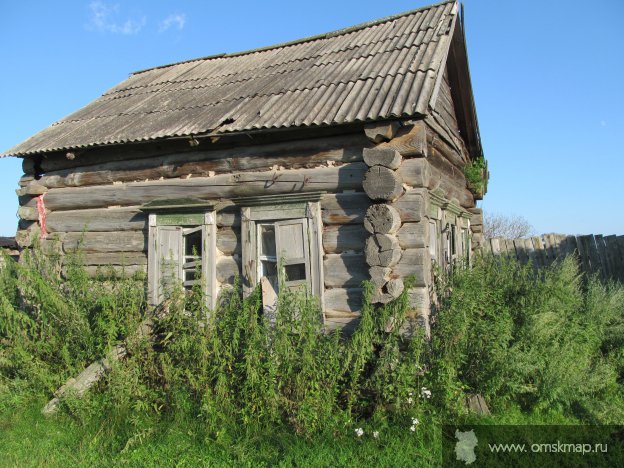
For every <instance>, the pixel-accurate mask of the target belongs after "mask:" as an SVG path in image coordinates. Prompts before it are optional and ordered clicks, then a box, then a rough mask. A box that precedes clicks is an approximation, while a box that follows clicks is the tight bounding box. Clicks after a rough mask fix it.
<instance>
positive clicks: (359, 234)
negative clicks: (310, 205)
mask: <svg viewBox="0 0 624 468" xmlns="http://www.w3.org/2000/svg"><path fill="white" fill-rule="evenodd" d="M367 237H368V233H367V232H366V230H365V229H364V226H362V225H361V224H345V225H342V226H340V225H334V226H325V227H324V228H323V250H324V251H325V253H341V252H346V251H362V250H363V249H364V242H365V241H366V238H367Z"/></svg>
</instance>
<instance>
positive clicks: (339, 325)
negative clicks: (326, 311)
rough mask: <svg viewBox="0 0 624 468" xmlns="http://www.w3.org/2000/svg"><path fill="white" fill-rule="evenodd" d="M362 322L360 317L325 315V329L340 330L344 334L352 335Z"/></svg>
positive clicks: (330, 330)
mask: <svg viewBox="0 0 624 468" xmlns="http://www.w3.org/2000/svg"><path fill="white" fill-rule="evenodd" d="M359 323H360V317H359V316H356V317H343V316H338V317H335V316H333V315H326V316H325V329H326V330H327V331H328V332H330V333H331V332H333V331H339V332H340V333H341V334H342V335H351V334H352V333H353V332H354V331H355V329H356V328H357V326H358V324H359Z"/></svg>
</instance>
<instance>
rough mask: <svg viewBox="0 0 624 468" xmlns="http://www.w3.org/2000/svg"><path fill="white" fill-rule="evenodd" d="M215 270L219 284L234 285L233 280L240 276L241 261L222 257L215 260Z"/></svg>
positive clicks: (238, 258)
mask: <svg viewBox="0 0 624 468" xmlns="http://www.w3.org/2000/svg"><path fill="white" fill-rule="evenodd" d="M216 269H217V281H219V283H222V284H234V278H235V277H236V276H237V275H238V276H240V274H241V259H240V257H238V256H236V257H230V256H225V255H224V256H222V257H220V258H218V259H217V265H216Z"/></svg>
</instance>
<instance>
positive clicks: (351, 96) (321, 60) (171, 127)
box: [3, 1, 458, 156]
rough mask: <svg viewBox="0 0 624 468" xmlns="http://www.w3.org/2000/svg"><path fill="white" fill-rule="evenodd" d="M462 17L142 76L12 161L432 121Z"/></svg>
mask: <svg viewBox="0 0 624 468" xmlns="http://www.w3.org/2000/svg"><path fill="white" fill-rule="evenodd" d="M457 10H458V8H457V3H456V2H455V1H450V2H449V1H447V2H444V3H440V4H437V5H433V6H430V7H427V8H422V9H419V10H414V11H411V12H407V13H403V14H401V15H396V16H393V17H388V18H384V19H381V20H378V21H374V22H370V23H366V24H363V25H359V26H354V27H352V28H348V29H343V30H340V31H335V32H333V33H328V34H325V35H322V36H315V37H313V38H307V39H302V40H300V41H296V42H292V43H286V44H279V45H276V46H272V47H267V48H264V49H257V50H254V51H248V52H241V53H237V54H230V55H222V56H215V57H207V58H202V59H197V60H191V61H187V62H181V63H177V64H172V65H167V66H162V67H157V68H152V69H149V70H144V71H141V72H137V73H135V74H133V75H132V76H130V77H129V78H128V79H127V80H125V81H123V82H122V83H120V84H119V85H117V86H115V87H113V88H112V89H110V90H109V91H107V92H106V93H104V94H103V95H102V96H101V97H100V98H98V99H97V100H95V101H93V102H92V103H90V104H88V105H87V106H85V107H84V108H82V109H80V110H78V111H77V112H74V113H73V114H71V115H69V116H67V117H65V118H63V119H62V120H60V121H58V122H56V123H54V124H52V125H51V126H50V127H48V128H46V129H45V130H43V131H41V132H39V133H37V134H36V135H34V136H33V137H31V138H29V139H28V140H26V141H24V142H23V143H21V144H19V145H17V146H15V147H13V148H11V149H10V150H8V151H7V152H6V153H4V154H3V155H16V156H22V155H28V154H33V153H39V152H49V151H57V150H66V149H74V148H82V147H89V146H99V145H107V144H120V143H128V142H139V141H146V140H153V139H158V138H164V137H174V136H188V135H197V134H205V133H226V132H237V131H247V130H255V129H270V128H284V127H299V126H320V125H340V124H346V123H353V122H358V121H375V120H383V119H389V118H396V117H409V116H414V115H419V114H420V115H424V114H425V113H426V112H427V110H428V104H429V101H430V99H431V96H432V92H433V89H434V85H435V83H436V78H437V76H438V73H439V72H440V71H441V69H442V68H443V61H444V59H445V57H446V54H447V52H448V48H449V45H450V39H451V37H450V36H451V35H452V32H453V29H452V25H453V21H454V19H455V17H456V16H457ZM442 71H443V70H442Z"/></svg>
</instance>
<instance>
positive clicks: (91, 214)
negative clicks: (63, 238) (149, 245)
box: [46, 207, 147, 232]
mask: <svg viewBox="0 0 624 468" xmlns="http://www.w3.org/2000/svg"><path fill="white" fill-rule="evenodd" d="M46 226H47V229H48V231H49V232H82V231H91V232H111V231H142V230H144V229H146V228H147V217H146V215H145V213H143V212H142V211H139V209H138V207H128V208H100V209H88V210H70V211H53V212H51V213H50V214H49V215H48V216H47V219H46Z"/></svg>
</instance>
